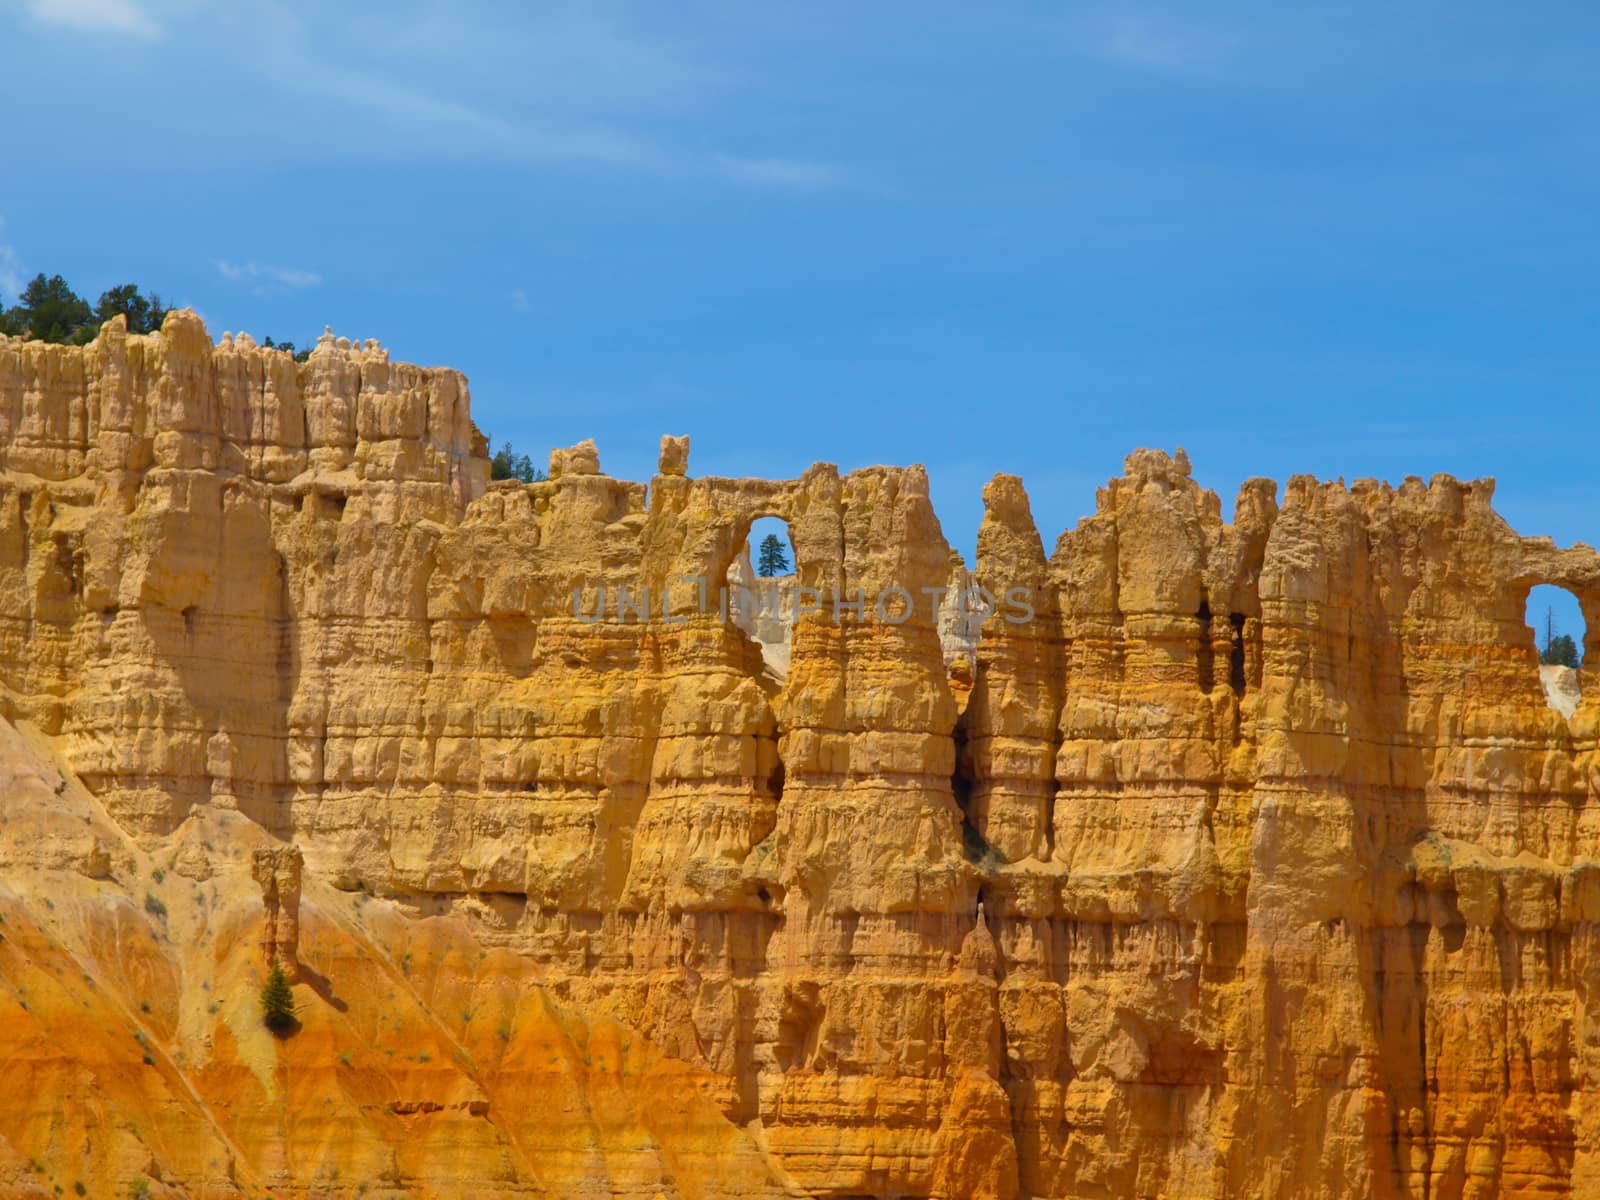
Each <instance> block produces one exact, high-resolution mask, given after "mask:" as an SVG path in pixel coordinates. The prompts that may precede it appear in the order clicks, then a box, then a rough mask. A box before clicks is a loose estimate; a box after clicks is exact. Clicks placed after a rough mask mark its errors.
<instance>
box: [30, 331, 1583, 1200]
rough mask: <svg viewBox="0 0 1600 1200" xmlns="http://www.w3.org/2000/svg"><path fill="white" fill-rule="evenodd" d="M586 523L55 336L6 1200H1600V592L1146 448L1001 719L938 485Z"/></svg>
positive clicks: (1481, 524) (423, 430)
mask: <svg viewBox="0 0 1600 1200" xmlns="http://www.w3.org/2000/svg"><path fill="white" fill-rule="evenodd" d="M551 468H552V470H551V475H552V478H551V480H550V481H549V482H545V483H536V484H522V483H518V482H515V481H512V482H503V483H494V484H491V483H489V481H488V462H487V459H486V456H485V445H484V441H483V438H482V437H481V436H480V435H479V434H478V432H477V431H476V430H475V429H474V427H473V425H472V423H471V420H470V417H469V414H468V402H467V389H466V384H465V381H464V380H463V379H462V377H461V376H460V375H458V374H456V373H454V372H451V371H446V370H424V369H421V368H417V367H411V366H404V365H399V364H392V363H390V361H389V359H388V356H387V354H386V353H385V352H384V351H383V350H382V349H381V348H380V347H378V346H377V344H376V343H372V342H368V343H366V344H365V345H362V346H355V345H351V344H350V343H348V342H346V341H344V340H343V339H338V340H335V339H333V338H332V337H325V338H324V339H323V340H322V342H321V343H320V344H319V345H318V347H317V349H316V351H315V352H314V353H313V354H312V356H311V359H310V361H309V362H307V363H305V364H296V363H295V362H294V361H293V360H292V359H291V358H290V357H289V356H288V355H286V354H284V353H282V352H279V351H275V350H266V349H261V348H258V347H256V346H255V345H254V344H253V343H252V342H251V341H250V340H249V339H248V338H246V337H239V338H232V337H228V336H225V337H224V338H223V340H222V342H221V344H220V345H213V344H212V342H211V340H210V338H209V336H208V335H207V333H206V331H205V329H204V327H203V326H202V325H201V323H200V321H199V320H198V319H197V318H196V317H194V316H193V315H192V314H189V313H175V314H172V315H171V316H169V318H168V319H167V322H166V325H165V327H164V329H163V330H162V332H161V333H160V334H159V335H155V336H150V337H133V336H128V335H126V333H125V332H124V330H123V329H122V327H121V326H120V324H119V323H113V324H112V325H109V326H107V327H106V329H105V330H104V331H103V332H102V334H101V336H100V337H99V339H98V340H97V341H96V342H95V343H93V344H92V345H90V346H88V347H84V348H64V347H58V346H45V345H40V344H37V343H32V342H29V343H23V342H19V341H14V340H7V339H3V338H0V471H3V474H0V598H3V602H0V715H3V716H4V717H5V722H4V724H3V725H0V776H3V780H4V791H3V801H0V806H3V807H0V917H3V920H4V923H3V925H0V1055H3V1060H4V1062H5V1064H6V1067H7V1076H8V1080H7V1082H8V1087H7V1089H6V1095H5V1098H4V1099H0V1194H3V1195H6V1196H39V1197H49V1196H55V1195H63V1194H65V1195H72V1194H87V1195H91V1196H113V1195H126V1194H129V1193H130V1189H132V1190H133V1191H135V1192H137V1191H139V1190H140V1189H142V1190H143V1191H144V1192H145V1193H146V1194H148V1195H150V1196H187V1197H202V1196H204V1197H228V1196H251V1197H254V1196H260V1195H273V1196H282V1197H297V1198H298V1197H306V1198H309V1197H356V1196H393V1195H400V1194H404V1195H407V1196H409V1197H413V1198H416V1197H462V1198H468V1197H471V1198H474V1200H476V1198H481V1197H490V1198H497V1197H527V1196H550V1197H610V1196H615V1197H629V1198H635V1197H636V1198H638V1200H651V1198H653V1197H656V1196H663V1197H685V1198H696V1200H700V1198H706V1200H710V1198H714V1197H730V1198H731V1197H780V1196H817V1197H831V1198H833V1200H846V1198H855V1197H918V1196H922V1197H939V1198H941V1200H969V1198H979V1197H987V1198H999V1200H1011V1198H1021V1197H1103V1198H1107V1200H1109V1198H1124V1197H1137V1198H1148V1200H1156V1198H1164V1200H1202V1198H1203V1200H1212V1198H1216V1197H1239V1198H1244V1197H1250V1198H1252V1200H1254V1198H1256V1197H1263V1198H1273V1200H1288V1198H1300V1197H1305V1198H1329V1200H1331V1198H1334V1197H1427V1198H1429V1200H1438V1198H1445V1197H1450V1198H1453V1197H1487V1196H1535V1195H1537V1196H1559V1195H1575V1196H1590V1195H1597V1194H1600V1083H1597V1080H1596V1075H1597V1071H1600V1008H1597V1009H1596V1010H1594V1011H1591V1009H1590V1005H1589V1002H1590V1000H1591V999H1592V998H1593V997H1594V993H1595V990H1596V989H1595V983H1594V979H1595V977H1596V971H1597V970H1600V933H1597V931H1600V803H1596V802H1595V800H1596V791H1597V789H1600V759H1597V757H1596V753H1595V751H1596V733H1597V715H1600V700H1597V698H1596V696H1595V694H1594V689H1592V688H1591V689H1590V690H1589V694H1588V695H1575V694H1574V693H1575V691H1576V692H1580V693H1581V691H1582V687H1581V685H1582V684H1583V682H1584V681H1583V679H1582V678H1581V677H1580V678H1579V679H1578V680H1577V681H1576V682H1577V684H1578V685H1579V686H1578V688H1577V689H1573V688H1572V687H1571V686H1570V684H1571V683H1572V681H1570V680H1569V681H1566V682H1565V683H1564V684H1563V688H1564V689H1565V690H1564V691H1563V693H1562V694H1563V696H1564V697H1565V701H1564V705H1565V707H1567V708H1572V705H1573V704H1574V703H1575V704H1576V707H1575V709H1572V712H1571V715H1570V717H1569V716H1564V715H1563V713H1562V712H1560V711H1557V710H1556V709H1554V708H1552V707H1551V706H1550V705H1548V704H1547V703H1546V700H1545V697H1544V694H1543V693H1542V691H1541V686H1540V678H1539V671H1538V667H1537V662H1536V656H1535V653H1534V647H1533V639H1532V634H1531V631H1529V630H1528V629H1527V627H1526V626H1525V625H1524V624H1523V605H1524V602H1525V598H1526V595H1527V592H1528V590H1529V588H1530V587H1531V586H1533V585H1534V584H1537V583H1546V582H1552V583H1559V584H1562V585H1565V586H1567V587H1569V588H1571V589H1572V590H1573V591H1574V592H1576V593H1577V594H1578V596H1579V597H1580V600H1581V602H1582V604H1583V606H1584V612H1585V616H1586V619H1587V622H1588V625H1589V628H1590V629H1591V630H1596V631H1600V555H1596V553H1595V552H1594V551H1592V550H1590V549H1588V548H1587V547H1581V546H1580V547H1576V548H1573V549H1568V550H1560V549H1557V548H1556V547H1555V546H1554V545H1553V544H1552V543H1551V542H1549V541H1548V540H1546V539H1532V538H1523V537H1519V536H1518V535H1517V534H1516V533H1515V532H1513V531H1512V530H1511V529H1510V528H1509V527H1508V526H1507V525H1506V524H1505V522H1504V521H1503V520H1501V519H1500V518H1499V517H1498V516H1496V515H1495V513H1494V511H1493V510H1492V508H1491V506H1490V497H1491V493H1492V483H1490V482H1488V481H1477V482H1473V483H1459V482H1457V481H1455V480H1453V479H1449V478H1446V477H1442V476H1441V477H1437V478H1435V479H1434V480H1433V481H1432V482H1431V483H1424V482H1422V481H1421V480H1416V479H1411V480H1408V481H1406V482H1405V483H1404V484H1402V485H1401V486H1399V487H1398V488H1395V487H1389V486H1386V485H1382V484H1378V483H1373V482H1370V481H1362V482H1358V483H1356V484H1355V485H1353V486H1349V487H1347V486H1346V485H1345V484H1343V483H1342V482H1340V483H1332V484H1330V483H1318V482H1317V481H1315V480H1313V479H1310V478H1306V477H1297V478H1295V479H1292V480H1291V481H1290V482H1289V484H1288V485H1287V487H1286V488H1285V489H1284V490H1283V493H1282V502H1281V505H1280V503H1279V501H1278V498H1277V497H1278V489H1277V488H1276V486H1275V485H1274V484H1272V483H1271V482H1269V481H1266V480H1253V481H1251V482H1250V483H1248V484H1247V485H1245V487H1244V489H1243V491H1242V493H1241V495H1240V497H1239V500H1238V503H1237V506H1236V509H1235V513H1234V519H1233V521H1232V523H1231V524H1228V523H1224V521H1223V519H1222V515H1221V506H1220V503H1219V502H1218V499H1217V497H1216V496H1215V494H1213V493H1211V492H1208V491H1205V490H1203V489H1201V488H1200V487H1199V486H1198V485H1197V484H1196V483H1195V482H1194V481H1193V480H1192V479H1191V478H1190V473H1189V466H1188V463H1187V461H1186V460H1185V459H1184V457H1183V455H1182V453H1181V452H1179V453H1178V454H1177V455H1176V456H1172V457H1169V456H1168V455H1166V454H1163V453H1159V452H1154V451H1138V452H1136V453H1134V454H1133V455H1131V456H1130V457H1129V459H1128V461H1127V466H1126V473H1125V474H1124V476H1123V477H1122V478H1119V479H1115V480H1113V481H1112V482H1111V483H1110V484H1108V485H1107V486H1106V487H1105V488H1103V489H1102V490H1101V491H1100V493H1099V496H1098V502H1097V505H1096V511H1095V514H1094V515H1093V516H1092V517H1089V518H1087V519H1085V520H1084V521H1082V522H1080V523H1079V525H1078V527H1077V528H1076V529H1074V530H1071V531H1069V532H1067V533H1066V534H1064V535H1062V537H1061V539H1060V541H1059V542H1058V543H1057V545H1056V548H1055V551H1054V553H1053V554H1051V555H1048V556H1047V555H1046V553H1045V548H1044V546H1043V544H1042V542H1041V540H1040V537H1039V534H1038V532H1037V531H1036V529H1035V527H1034V523H1033V518H1032V515H1031V513H1030V511H1029V507H1028V501H1027V497H1026V495H1025V494H1024V492H1023V490H1022V486H1021V483H1020V481H1018V480H1017V479H1015V478H1013V477H1010V476H1004V475H1001V476H997V477H996V478H995V479H994V481H993V482H992V483H991V484H990V485H989V486H988V488H987V489H986V490H985V495H984V500H985V504H986V516H985V519H984V522H983V526H982V530H981V532H980V535H979V544H978V558H977V562H976V564H975V565H974V571H973V578H974V579H975V580H976V582H977V583H978V584H980V585H981V586H982V587H983V588H985V589H987V591H988V592H989V593H990V594H991V595H993V596H995V597H997V598H1001V597H1004V596H1005V595H1006V594H1007V593H1008V591H1009V590H1010V589H1017V588H1020V589H1025V592H1024V594H1025V595H1026V596H1027V598H1028V607H1029V609H1030V610H1031V614H1032V615H1031V619H1028V620H1016V621H1013V620H1007V619H1005V618H1004V616H1003V615H1002V613H1001V612H1000V611H996V613H995V614H994V615H992V616H991V617H990V618H989V619H988V620H987V621H985V622H984V623H983V625H982V628H981V636H980V639H979V641H978V644H977V646H976V652H975V660H974V661H975V664H976V666H975V669H973V670H971V671H969V670H968V666H967V662H968V660H967V657H966V655H967V652H968V651H969V650H970V646H968V645H961V646H955V647H952V645H951V644H950V642H951V635H950V631H951V629H952V628H953V627H954V625H953V624H952V621H951V618H950V614H949V611H948V607H946V608H945V609H944V610H943V611H942V612H941V610H940V608H939V606H938V604H936V603H935V602H934V600H933V599H931V598H930V597H934V596H935V595H936V593H935V592H934V591H928V592H924V591H923V589H943V588H947V587H948V586H949V584H950V581H951V579H952V556H951V552H950V548H949V546H948V545H947V544H946V542H945V540H944V538H943V536H942V534H941V532H940V528H939V524H938V521H937V519H936V518H935V515H934V513H933V509H932V507H931V505H930V503H929V499H928V489H927V480H926V477H925V475H924V473H923V471H922V470H921V469H920V468H916V467H913V468H907V469H896V468H870V469H865V470H858V471H853V472H850V473H848V474H841V473H840V472H839V471H838V470H836V469H835V468H833V467H830V466H825V465H819V466H815V467H813V468H811V469H810V470H809V471H807V472H806V473H805V474H804V475H803V476H801V477H800V478H799V479H795V480H789V481H782V482H766V481H759V480H748V479H746V480H732V479H714V478H694V477H692V476H691V475H690V474H689V473H688V471H689V462H688V446H687V443H686V442H685V441H683V440H682V439H669V440H668V441H667V442H665V443H664V445H663V454H662V470H661V473H660V474H659V475H657V477H656V478H655V479H653V480H652V481H651V482H650V483H649V484H648V485H645V484H642V483H629V482H624V481H620V480H615V479H611V478H608V477H607V476H605V475H603V474H601V473H600V468H599V459H598V454H597V452H596V451H595V448H594V447H593V445H592V444H586V445H583V446H578V447H574V448H572V449H570V450H565V451H559V452H557V453H556V454H554V455H553V456H552V459H551ZM762 516H778V517H782V518H784V519H786V520H787V521H788V523H789V526H790V529H791V532H792V540H793V544H794V550H795V557H796V570H797V577H796V579H795V580H794V581H793V591H794V592H795V593H796V594H798V595H802V596H808V597H809V596H815V597H816V598H817V601H818V607H817V610H816V611H813V612H808V613H806V614H804V615H802V616H801V617H800V619H799V620H798V621H797V622H796V623H795V625H794V628H793V633H792V645H791V647H790V655H789V660H788V670H787V673H786V674H780V673H778V672H775V671H773V670H768V669H766V668H765V664H764V663H763V658H762V652H761V649H760V647H759V646H758V645H757V644H756V643H755V642H753V641H751V639H750V638H749V637H747V636H746V635H745V633H744V632H743V631H742V630H741V629H740V628H739V625H738V624H737V623H736V621H735V620H733V619H731V618H730V616H729V614H727V613H726V612H725V611H719V606H718V603H717V597H716V589H717V587H718V586H719V585H720V584H721V583H722V581H724V580H725V579H726V578H727V574H728V570H729V567H730V566H731V565H733V564H734V563H735V560H736V559H737V557H738V556H739V555H740V553H741V550H742V548H743V545H744V541H745V538H746V534H747V531H748V529H749V527H750V524H751V522H752V521H753V520H755V519H756V518H758V517H762ZM957 578H965V576H964V575H960V574H959V570H958V574H957ZM697 581H700V582H697ZM602 588H603V589H604V590H605V599H604V606H605V607H604V608H603V609H602V608H600V604H601V601H600V595H601V589H602ZM894 589H903V590H904V591H905V593H906V595H907V597H908V599H910V600H912V601H913V602H914V603H912V604H911V605H910V606H909V607H908V609H902V608H901V607H900V606H899V604H898V603H891V604H889V605H888V606H887V608H885V609H883V610H880V609H879V608H878V606H877V604H876V603H875V601H877V600H878V599H879V598H881V597H883V596H885V595H887V594H889V593H891V592H893V590H894ZM707 590H708V591H709V592H710V598H709V603H707V602H706V601H705V598H704V596H703V595H702V593H703V591H707ZM575 592H576V593H577V604H576V606H575V602H574V593H575ZM624 592H625V593H626V603H625V604H623V606H622V607H623V612H622V614H621V615H619V614H618V612H617V607H618V601H619V600H622V599H623V593H624ZM835 595H838V596H839V598H841V599H842V600H843V605H842V606H836V605H835V604H834V603H833V600H834V597H835ZM858 596H859V597H860V598H862V601H863V602H862V603H861V604H860V605H859V606H852V603H851V602H852V601H853V600H854V599H856V598H857V597H858ZM646 597H648V600H647V599H646ZM641 609H642V610H644V611H643V614H641ZM955 625H959V622H955ZM941 631H943V633H944V635H945V636H944V638H943V639H941ZM1590 641H1591V645H1590V646H1589V647H1588V649H1589V652H1590V654H1591V655H1592V654H1594V653H1595V652H1596V651H1597V650H1600V636H1596V635H1591V638H1590ZM302 855H303V861H304V870H303V875H302V872H301V868H300V864H301V857H302ZM273 955H276V956H277V957H279V958H280V959H281V960H284V961H285V964H286V965H288V966H292V967H294V968H295V969H296V970H297V973H298V975H297V978H298V982H297V984H296V987H295V994H296V999H297V1002H298V1004H299V1008H300V1026H299V1029H298V1031H296V1032H294V1033H293V1034H291V1035H289V1036H282V1037H280V1036H275V1035H274V1034H273V1033H272V1032H270V1031H269V1030H267V1029H266V1028H265V1027H264V1025H263V1024H262V1021H261V1015H260V1010H259V1007H258V999H257V997H258V993H259V989H260V986H261V981H262V979H263V977H264V974H265V971H266V968H267V964H268V961H269V959H270V957H271V956H273ZM80 1188H81V1189H82V1192H81V1193H80V1192H79V1189H80Z"/></svg>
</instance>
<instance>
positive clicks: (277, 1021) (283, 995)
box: [261, 962, 297, 1034]
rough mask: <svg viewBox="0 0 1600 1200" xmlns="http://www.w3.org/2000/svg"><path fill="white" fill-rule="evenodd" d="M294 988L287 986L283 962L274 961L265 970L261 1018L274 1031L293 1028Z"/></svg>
mask: <svg viewBox="0 0 1600 1200" xmlns="http://www.w3.org/2000/svg"><path fill="white" fill-rule="evenodd" d="M295 1011H296V1010H295V1003H294V990H293V989H292V988H291V987H290V986H289V976H288V975H287V974H286V973H285V972H284V969H283V964H282V963H278V962H275V963H273V964H272V970H270V971H268V972H267V981H266V983H264V984H262V985H261V1019H262V1021H263V1022H264V1023H265V1024H266V1026H267V1028H268V1029H271V1030H272V1031H273V1032H275V1033H280V1034H281V1033H287V1032H288V1031H289V1030H291V1029H293V1028H294V1026H295V1024H296V1023H297V1022H296V1017H295Z"/></svg>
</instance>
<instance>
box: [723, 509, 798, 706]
mask: <svg viewBox="0 0 1600 1200" xmlns="http://www.w3.org/2000/svg"><path fill="white" fill-rule="evenodd" d="M798 578H799V577H798V575H797V574H796V571H795V555H794V539H793V538H792V537H791V536H790V534H789V523H788V522H787V521H785V520H783V518H781V517H758V518H757V519H756V520H754V521H752V522H751V523H750V535H749V537H747V538H746V539H745V544H744V546H743V547H741V549H740V551H739V554H738V555H737V557H735V558H734V560H733V563H732V564H731V565H730V566H729V567H728V577H727V580H726V584H725V586H726V588H727V595H728V616H729V619H730V620H732V621H733V623H734V624H735V625H737V626H738V627H739V628H740V629H742V630H744V632H745V634H746V636H748V637H749V638H750V639H751V640H752V641H753V642H755V643H756V645H757V646H759V647H760V648H761V659H762V662H763V663H764V664H765V666H766V670H767V673H768V674H769V675H772V676H774V677H775V678H777V679H779V680H782V679H786V678H787V677H788V675H789V653H790V642H791V639H792V637H793V634H794V613H795V599H796V597H795V589H796V586H797V583H798Z"/></svg>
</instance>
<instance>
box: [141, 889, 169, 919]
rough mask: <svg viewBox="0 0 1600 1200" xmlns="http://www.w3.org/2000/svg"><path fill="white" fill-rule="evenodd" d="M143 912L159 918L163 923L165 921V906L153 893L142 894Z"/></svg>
mask: <svg viewBox="0 0 1600 1200" xmlns="http://www.w3.org/2000/svg"><path fill="white" fill-rule="evenodd" d="M144 910H145V912H147V913H149V914H150V915H151V916H155V917H160V918H161V919H162V920H163V921H165V920H166V919H167V906H166V905H165V904H163V903H162V902H161V897H160V896H158V895H156V894H155V893H154V892H146V893H145V894H144Z"/></svg>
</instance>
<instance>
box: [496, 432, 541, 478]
mask: <svg viewBox="0 0 1600 1200" xmlns="http://www.w3.org/2000/svg"><path fill="white" fill-rule="evenodd" d="M489 478H490V479H520V480H522V482H523V483H541V482H543V481H544V480H545V479H546V478H548V476H546V475H545V473H544V472H543V471H541V470H540V469H539V468H538V467H536V466H534V465H533V460H532V459H531V458H529V457H528V456H527V455H526V454H518V453H517V452H516V451H515V450H513V449H512V448H511V443H510V442H501V443H500V449H498V450H496V451H495V452H494V457H492V458H491V459H490V460H489Z"/></svg>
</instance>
